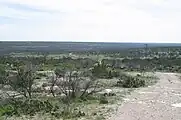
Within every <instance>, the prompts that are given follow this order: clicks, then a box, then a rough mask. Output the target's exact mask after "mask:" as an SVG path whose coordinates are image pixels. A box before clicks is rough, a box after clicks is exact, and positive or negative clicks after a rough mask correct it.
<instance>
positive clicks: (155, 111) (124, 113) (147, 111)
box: [107, 72, 181, 120]
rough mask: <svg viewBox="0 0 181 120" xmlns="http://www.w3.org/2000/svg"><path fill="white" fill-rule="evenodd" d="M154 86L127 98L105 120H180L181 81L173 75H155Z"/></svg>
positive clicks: (137, 91) (142, 89)
mask: <svg viewBox="0 0 181 120" xmlns="http://www.w3.org/2000/svg"><path fill="white" fill-rule="evenodd" d="M155 74H156V76H158V77H159V78H160V80H159V81H158V83H157V84H156V85H154V86H150V87H147V88H141V89H139V90H136V91H134V92H133V93H132V94H131V95H129V96H127V98H126V99H125V101H124V103H123V104H122V105H120V106H119V107H118V109H117V111H116V112H114V113H112V115H111V116H110V117H108V118H107V120H181V81H180V78H179V76H178V75H177V74H175V73H158V72H157V73H155Z"/></svg>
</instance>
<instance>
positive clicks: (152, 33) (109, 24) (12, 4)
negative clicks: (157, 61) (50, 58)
mask: <svg viewBox="0 0 181 120" xmlns="http://www.w3.org/2000/svg"><path fill="white" fill-rule="evenodd" d="M180 5H181V1H180V0H0V40H5V41H6V40H20V41H27V40H28V41H82V42H148V43H150V42H153V43H155V42H156V43H181V22H180V21H181V7H180Z"/></svg>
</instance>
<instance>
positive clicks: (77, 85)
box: [51, 71, 101, 102]
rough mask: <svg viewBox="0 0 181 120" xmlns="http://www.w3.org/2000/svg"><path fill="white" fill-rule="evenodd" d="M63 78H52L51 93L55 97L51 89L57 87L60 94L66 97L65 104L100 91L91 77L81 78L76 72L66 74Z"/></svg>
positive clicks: (96, 82)
mask: <svg viewBox="0 0 181 120" xmlns="http://www.w3.org/2000/svg"><path fill="white" fill-rule="evenodd" d="M63 76H64V77H58V76H55V77H53V78H52V80H51V82H52V86H51V93H52V95H53V96H55V92H54V90H53V88H54V87H55V86H56V87H57V86H58V87H59V89H60V92H61V93H62V94H64V95H65V96H66V100H67V102H68V101H70V100H71V99H75V98H83V97H87V96H89V95H91V94H93V93H95V92H97V91H99V90H100V87H101V86H100V85H99V83H98V81H97V80H96V79H95V78H94V77H92V76H89V77H83V76H84V75H82V74H81V73H80V72H78V71H71V72H66V74H64V75H63Z"/></svg>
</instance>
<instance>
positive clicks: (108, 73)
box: [92, 63, 119, 79]
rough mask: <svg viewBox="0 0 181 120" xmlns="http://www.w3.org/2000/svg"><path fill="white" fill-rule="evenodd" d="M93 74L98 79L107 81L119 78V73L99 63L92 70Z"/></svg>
mask: <svg viewBox="0 0 181 120" xmlns="http://www.w3.org/2000/svg"><path fill="white" fill-rule="evenodd" d="M92 74H93V75H94V76H95V77H97V78H105V79H112V78H113V77H118V76H119V72H117V71H116V70H113V69H112V68H108V67H107V66H106V64H104V63H97V64H96V65H95V66H94V67H93V69H92Z"/></svg>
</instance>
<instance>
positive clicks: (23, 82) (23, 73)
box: [7, 64, 36, 98]
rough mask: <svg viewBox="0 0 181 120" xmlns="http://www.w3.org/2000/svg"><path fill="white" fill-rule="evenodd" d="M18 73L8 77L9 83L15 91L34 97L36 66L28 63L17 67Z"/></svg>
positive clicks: (27, 96)
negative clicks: (33, 87)
mask: <svg viewBox="0 0 181 120" xmlns="http://www.w3.org/2000/svg"><path fill="white" fill-rule="evenodd" d="M16 69H17V73H16V74H15V75H10V76H9V77H8V82H7V83H8V84H9V85H10V86H11V87H12V88H13V90H14V91H16V92H18V93H21V94H22V95H23V96H24V97H26V98H31V97H32V86H33V84H34V80H35V77H36V66H33V65H32V64H26V65H24V66H19V67H17V68H16Z"/></svg>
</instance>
